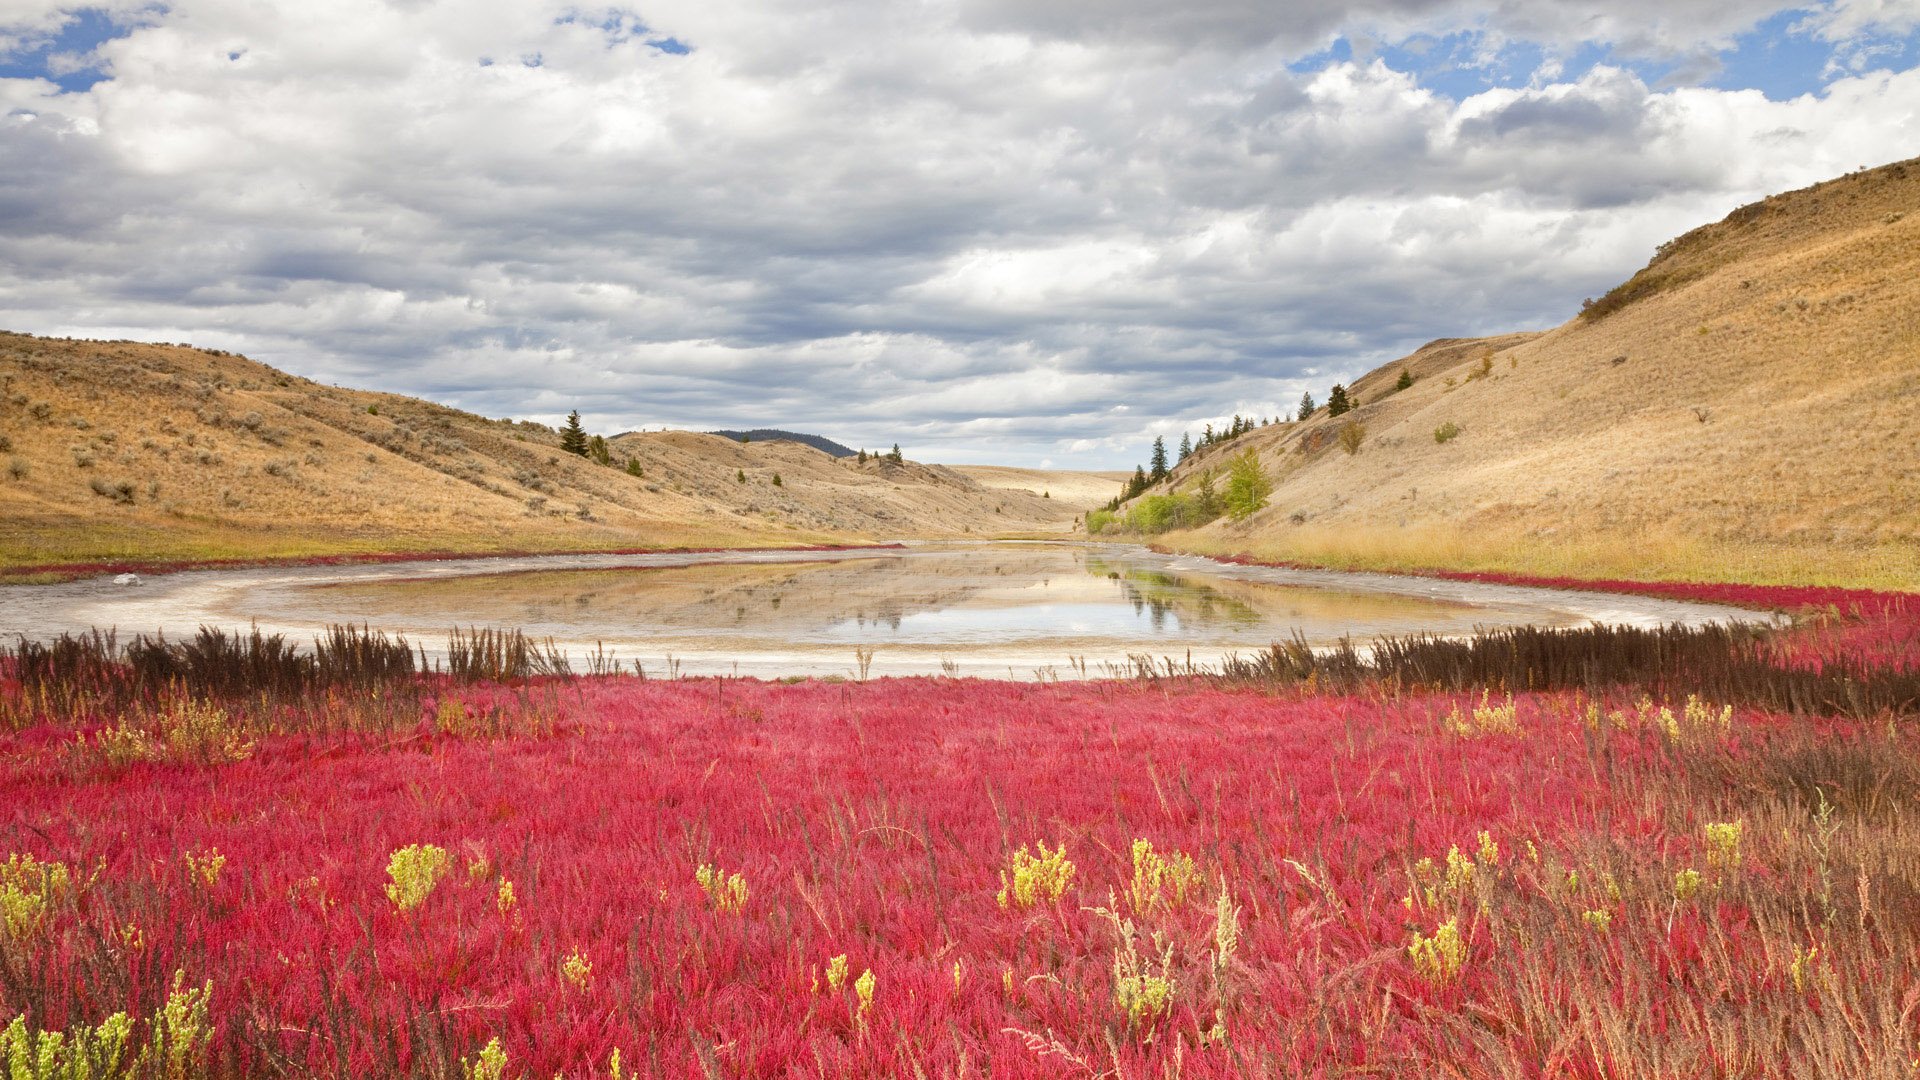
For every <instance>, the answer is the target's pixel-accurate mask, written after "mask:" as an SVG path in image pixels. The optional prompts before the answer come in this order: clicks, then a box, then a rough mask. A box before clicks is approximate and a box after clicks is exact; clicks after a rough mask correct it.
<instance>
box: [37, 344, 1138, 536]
mask: <svg viewBox="0 0 1920 1080" xmlns="http://www.w3.org/2000/svg"><path fill="white" fill-rule="evenodd" d="M610 444H611V447H612V460H613V465H612V467H608V466H604V465H600V464H596V463H594V462H591V461H588V460H586V459H583V458H580V457H577V456H575V455H571V454H567V453H564V452H562V451H561V450H560V449H559V435H558V433H557V432H556V431H554V430H553V429H551V428H548V427H546V426H544V425H541V424H537V423H530V422H525V421H521V422H516V421H512V420H506V419H489V418H487V417H482V416H476V415H473V414H471V413H466V412H461V411H459V410H456V409H450V408H447V407H444V406H441V405H436V404H433V403H432V402H427V401H421V400H418V399H413V398H406V397H401V396H398V395H392V394H379V393H370V392H364V391H357V390H348V389H342V388H339V387H330V386H324V385H321V384H319V383H314V382H310V381H308V380H305V379H301V378H298V377H295V376H290V375H287V374H285V373H283V372H280V371H277V370H275V369H273V368H271V367H268V366H266V365H264V364H259V363H256V362H254V361H251V360H248V359H246V358H244V357H239V356H233V355H229V354H225V353H219V352H213V351H206V350H200V349H195V348H192V347H189V346H184V345H148V344H140V343H135V342H124V341H83V340H66V339H46V338H35V337H29V336H26V335H19V334H0V568H16V569H18V568H26V567H37V566H46V565H49V564H76V563H85V564H92V563H101V562H115V561H187V560H197V559H220V558H238V559H273V558H301V557H313V556H331V555H371V554H388V553H396V552H474V553H485V552H496V551H579V550H608V549H628V548H642V547H644V548H660V547H717V546H766V545H790V544H811V543H822V542H836V543H843V542H865V541H872V540H888V539H894V538H898V537H902V536H977V535H986V536H993V535H1005V534H1034V533H1039V534H1048V533H1052V532H1057V531H1061V530H1065V529H1068V528H1071V527H1072V526H1073V524H1074V521H1075V515H1076V514H1077V513H1078V512H1079V511H1080V510H1081V509H1084V507H1083V506H1082V505H1081V504H1080V503H1079V502H1076V501H1075V500H1074V499H1073V498H1072V497H1071V496H1070V495H1067V496H1066V497H1061V496H1060V495H1056V496H1055V497H1042V495H1041V493H1040V492H1032V493H1029V492H1027V491H1025V490H1017V489H1013V488H1012V487H1010V486H998V487H994V486H987V485H983V484H981V483H979V482H977V481H975V480H973V479H972V478H970V477H967V476H965V475H962V474H961V473H958V472H956V471H954V470H950V469H947V468H945V467H942V466H938V465H923V464H920V463H917V462H913V461H911V460H909V461H905V462H903V463H901V464H897V465H896V464H893V463H890V462H885V461H881V460H877V459H870V460H868V461H867V462H865V463H859V462H856V461H854V460H852V459H838V460H836V459H835V458H833V457H831V456H830V455H827V454H825V453H822V452H820V451H818V450H815V449H812V448H811V447H807V446H802V445H800V444H797V443H791V442H784V441H774V442H758V443H751V444H741V443H736V442H733V441H732V440H729V439H724V438H720V437H717V436H712V435H705V434H699V433H695V432H655V433H644V434H642V433H627V434H622V435H617V436H614V437H613V438H611V439H610ZM630 460H631V461H632V462H633V463H634V464H635V467H636V468H638V469H639V470H640V475H637V476H636V475H633V474H631V473H629V472H628V471H627V469H626V466H627V464H628V462H629V461H630ZM776 477H777V478H778V480H779V482H778V483H776V482H775V480H776ZM1076 480H1078V481H1081V482H1082V486H1084V478H1080V477H1074V478H1070V479H1069V484H1068V486H1071V485H1072V483H1073V482H1074V481H1076ZM1114 487H1115V490H1117V485H1115V486H1114ZM1112 493H1113V492H1111V491H1109V492H1107V493H1106V494H1103V495H1101V496H1100V498H1099V499H1097V500H1094V501H1096V502H1103V501H1105V500H1106V499H1107V498H1110V497H1111V495H1112ZM1062 494H1065V493H1064V492H1063V493H1062Z"/></svg>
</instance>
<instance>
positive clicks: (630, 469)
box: [627, 457, 647, 476]
mask: <svg viewBox="0 0 1920 1080" xmlns="http://www.w3.org/2000/svg"><path fill="white" fill-rule="evenodd" d="M627 475H628V476H645V475H647V470H645V469H643V468H641V467H640V459H639V458H637V457H630V458H628V459H627Z"/></svg>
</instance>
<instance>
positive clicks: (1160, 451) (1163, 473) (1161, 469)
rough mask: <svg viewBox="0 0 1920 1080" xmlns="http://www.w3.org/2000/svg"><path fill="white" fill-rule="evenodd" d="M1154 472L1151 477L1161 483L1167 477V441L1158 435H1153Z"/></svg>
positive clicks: (1152, 462) (1152, 460) (1151, 462)
mask: <svg viewBox="0 0 1920 1080" xmlns="http://www.w3.org/2000/svg"><path fill="white" fill-rule="evenodd" d="M1150 464H1151V465H1152V466H1153V473H1152V474H1151V476H1150V479H1151V480H1152V481H1153V482H1154V483H1156V484H1157V483H1159V482H1160V481H1162V480H1165V479H1166V478H1167V441H1166V440H1165V439H1163V438H1161V437H1160V436H1158V435H1155V436H1154V437H1153V457H1152V459H1151V461H1150Z"/></svg>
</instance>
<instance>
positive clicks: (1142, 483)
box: [1127, 465, 1147, 499]
mask: <svg viewBox="0 0 1920 1080" xmlns="http://www.w3.org/2000/svg"><path fill="white" fill-rule="evenodd" d="M1145 490H1147V470H1145V469H1143V468H1141V467H1140V466H1138V465H1135V466H1134V467H1133V479H1132V480H1131V481H1130V482H1128V484H1127V498H1129V499H1131V498H1133V497H1134V496H1136V495H1139V494H1140V493H1141V492H1143V491H1145Z"/></svg>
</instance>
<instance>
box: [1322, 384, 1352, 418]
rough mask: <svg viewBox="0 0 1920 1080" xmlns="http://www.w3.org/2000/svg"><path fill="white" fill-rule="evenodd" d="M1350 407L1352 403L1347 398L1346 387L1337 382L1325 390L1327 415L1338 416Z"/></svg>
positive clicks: (1350, 408)
mask: <svg viewBox="0 0 1920 1080" xmlns="http://www.w3.org/2000/svg"><path fill="white" fill-rule="evenodd" d="M1352 409H1353V403H1352V402H1351V401H1348V400H1347V388H1346V387H1344V386H1341V385H1340V384H1339V383H1334V384H1333V389H1332V390H1329V391H1327V415H1328V416H1339V415H1340V414H1342V413H1345V412H1350V411H1352Z"/></svg>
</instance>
